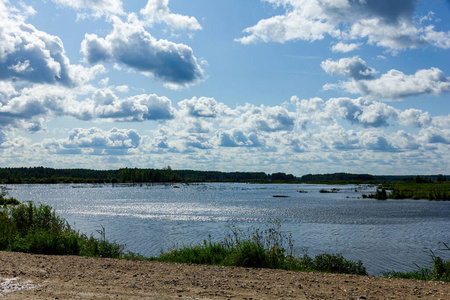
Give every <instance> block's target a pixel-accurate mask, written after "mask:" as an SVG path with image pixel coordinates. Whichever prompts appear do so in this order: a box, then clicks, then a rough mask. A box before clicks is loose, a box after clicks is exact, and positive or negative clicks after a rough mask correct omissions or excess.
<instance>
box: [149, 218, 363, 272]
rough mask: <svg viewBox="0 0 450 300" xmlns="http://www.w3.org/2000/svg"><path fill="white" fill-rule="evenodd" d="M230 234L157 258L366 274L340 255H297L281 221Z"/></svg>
mask: <svg viewBox="0 0 450 300" xmlns="http://www.w3.org/2000/svg"><path fill="white" fill-rule="evenodd" d="M229 231H230V233H229V234H228V236H227V237H226V238H225V240H224V242H222V243H214V242H211V239H210V240H208V241H204V243H203V244H202V245H196V246H184V247H181V248H174V249H172V250H170V251H168V252H164V253H162V254H161V255H160V256H159V257H157V258H156V259H157V260H159V261H165V262H178V263H197V264H208V265H223V266H239V267H248V268H271V269H284V270H291V271H315V272H329V273H343V274H357V275H367V272H366V268H365V267H364V266H363V264H362V262H361V261H358V262H352V261H348V260H346V259H345V258H344V257H343V256H342V255H341V254H327V253H324V254H320V255H317V256H316V257H314V258H311V257H310V256H308V255H302V256H294V255H293V248H294V241H293V240H292V234H284V233H283V232H282V231H281V224H280V223H279V222H278V221H275V222H273V223H267V224H266V228H264V229H259V228H254V229H253V230H250V231H248V232H247V233H246V232H243V231H241V230H239V229H237V227H236V226H235V224H233V225H231V226H229Z"/></svg>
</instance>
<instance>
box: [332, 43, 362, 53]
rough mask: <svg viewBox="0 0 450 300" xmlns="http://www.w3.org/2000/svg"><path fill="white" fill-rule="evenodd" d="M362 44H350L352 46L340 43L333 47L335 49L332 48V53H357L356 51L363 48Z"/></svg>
mask: <svg viewBox="0 0 450 300" xmlns="http://www.w3.org/2000/svg"><path fill="white" fill-rule="evenodd" d="M361 45H362V43H357V44H355V43H350V44H345V43H343V42H339V43H337V44H336V45H333V47H331V51H333V52H342V53H348V52H352V51H355V50H356V49H358V48H359V47H361Z"/></svg>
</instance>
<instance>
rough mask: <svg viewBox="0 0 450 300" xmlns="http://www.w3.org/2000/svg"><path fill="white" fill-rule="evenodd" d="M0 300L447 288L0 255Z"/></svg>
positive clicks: (434, 295)
mask: <svg viewBox="0 0 450 300" xmlns="http://www.w3.org/2000/svg"><path fill="white" fill-rule="evenodd" d="M0 299H443V300H444V299H450V283H444V282H423V281H415V280H401V279H385V278H379V277H373V276H354V275H335V274H316V273H300V272H289V271H281V270H267V269H246V268H236V267H217V266H198V265H184V264H173V263H159V262H145V261H144V262H142V261H141V262H138V261H128V260H114V259H105V258H85V257H76V256H46V255H30V254H24V253H13V252H0Z"/></svg>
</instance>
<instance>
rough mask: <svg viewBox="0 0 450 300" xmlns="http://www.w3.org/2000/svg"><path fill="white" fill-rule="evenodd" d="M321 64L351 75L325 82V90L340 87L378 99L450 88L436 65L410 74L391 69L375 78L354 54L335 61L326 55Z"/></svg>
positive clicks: (333, 72) (437, 92) (336, 72)
mask: <svg viewBox="0 0 450 300" xmlns="http://www.w3.org/2000/svg"><path fill="white" fill-rule="evenodd" d="M321 67H322V69H323V70H324V71H325V72H327V73H328V74H330V75H341V76H344V77H347V78H350V79H351V80H350V81H344V82H340V83H339V84H330V83H328V84H325V85H324V87H323V88H324V89H325V90H327V89H334V88H341V89H343V90H345V91H347V92H349V93H353V94H361V95H364V96H367V97H369V98H374V99H380V100H397V99H403V98H406V97H410V96H419V95H423V94H427V95H428V94H431V95H441V94H444V93H448V92H450V78H448V77H445V75H444V72H442V71H441V70H440V69H438V68H431V69H425V70H419V71H417V72H416V73H415V74H413V75H406V74H404V73H403V72H401V71H398V70H394V69H393V70H390V71H388V72H387V73H385V74H382V75H381V76H380V78H375V77H374V76H373V75H374V74H376V73H377V72H376V71H375V70H374V69H373V68H371V67H369V66H367V64H366V62H365V61H364V60H362V59H361V58H359V57H357V56H354V57H351V58H342V59H340V60H338V61H333V60H331V59H327V60H326V61H322V63H321Z"/></svg>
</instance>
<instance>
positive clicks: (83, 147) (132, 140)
mask: <svg viewBox="0 0 450 300" xmlns="http://www.w3.org/2000/svg"><path fill="white" fill-rule="evenodd" d="M140 141H141V136H140V135H139V134H138V133H137V131H136V130H134V129H117V128H112V129H111V130H109V131H104V130H102V129H99V128H95V127H94V128H88V129H84V128H75V129H73V130H71V131H70V133H69V137H68V138H67V139H59V140H58V139H47V140H44V141H43V145H44V146H45V148H46V149H48V150H49V151H50V152H53V153H59V154H81V153H82V154H91V155H107V154H114V155H125V154H128V153H129V150H130V149H135V148H137V147H138V146H139V144H140Z"/></svg>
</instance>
